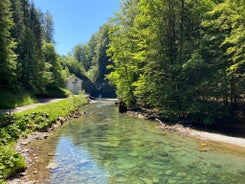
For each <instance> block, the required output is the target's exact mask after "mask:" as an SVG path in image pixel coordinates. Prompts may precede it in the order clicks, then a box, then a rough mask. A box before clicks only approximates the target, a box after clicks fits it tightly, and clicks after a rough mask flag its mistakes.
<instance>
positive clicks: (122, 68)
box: [107, 0, 245, 124]
mask: <svg viewBox="0 0 245 184" xmlns="http://www.w3.org/2000/svg"><path fill="white" fill-rule="evenodd" d="M244 2H245V1H243V0H199V1H195V0H171V1H169V0H150V1H149V0H127V1H126V0H125V1H123V3H122V5H121V10H120V12H117V13H116V16H115V17H114V19H113V20H112V21H111V27H112V29H111V33H110V45H109V49H108V51H107V53H108V55H109V56H110V57H111V61H112V64H111V66H110V68H111V69H113V72H111V73H110V74H109V75H108V79H109V80H110V81H111V83H113V84H115V85H116V88H117V95H118V97H119V98H121V99H123V100H124V101H125V102H126V103H127V104H128V105H129V106H133V105H135V104H141V105H144V106H147V107H151V108H156V109H158V110H159V111H160V112H161V113H162V114H163V115H164V116H165V117H167V118H169V119H170V120H171V121H178V120H179V119H180V118H181V119H192V120H194V121H197V122H204V123H205V124H210V123H213V122H214V121H216V120H217V119H222V118H226V119H227V120H229V119H232V117H234V116H235V115H236V116H237V117H244V108H245V106H244V100H245V99H244V97H245V73H244V70H245V3H244Z"/></svg>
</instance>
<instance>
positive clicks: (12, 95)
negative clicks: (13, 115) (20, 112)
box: [0, 90, 37, 109]
mask: <svg viewBox="0 0 245 184" xmlns="http://www.w3.org/2000/svg"><path fill="white" fill-rule="evenodd" d="M0 102H1V103H0V109H11V108H15V107H19V106H23V105H28V104H33V103H35V102H37V99H36V98H35V97H34V96H33V95H32V94H30V93H29V92H26V91H23V90H19V91H18V92H12V91H9V90H2V91H0Z"/></svg>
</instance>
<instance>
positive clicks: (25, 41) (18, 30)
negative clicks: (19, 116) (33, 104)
mask: <svg viewBox="0 0 245 184" xmlns="http://www.w3.org/2000/svg"><path fill="white" fill-rule="evenodd" d="M0 9H1V11H0V25H1V26H0V27H1V28H0V57H1V58H0V65H1V66H0V91H1V107H11V106H14V104H11V103H12V102H10V101H11V97H13V96H18V97H17V98H23V96H22V94H24V96H29V97H30V98H32V97H31V96H33V95H51V96H52V95H55V96H60V95H61V96H64V95H65V93H64V92H63V91H62V89H61V87H63V86H64V80H65V74H63V73H62V66H61V64H60V57H59V56H58V54H57V53H56V51H55V46H54V38H53V34H54V23H53V19H52V16H51V14H50V13H49V12H46V13H43V12H41V11H40V10H38V9H37V8H36V7H35V5H34V4H33V3H30V2H29V1H28V0H2V1H1V2H0ZM27 91H28V93H27ZM8 95H9V96H8ZM4 102H5V103H6V104H7V105H6V104H3V103H4ZM13 103H14V102H13Z"/></svg>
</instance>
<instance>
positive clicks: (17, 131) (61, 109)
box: [0, 94, 88, 183]
mask: <svg viewBox="0 0 245 184" xmlns="http://www.w3.org/2000/svg"><path fill="white" fill-rule="evenodd" d="M86 103H88V100H87V98H86V97H85V96H84V95H83V94H82V95H78V96H75V97H72V98H67V99H64V100H62V101H59V102H54V103H50V104H47V105H42V106H39V107H37V108H35V109H31V110H26V111H23V112H20V113H16V114H4V115H2V116H1V117H0V125H1V128H0V150H1V152H0V183H3V182H4V180H6V179H8V178H9V177H11V176H12V175H14V174H15V173H16V172H19V171H22V170H24V169H25V168H26V163H25V161H24V159H23V158H22V156H21V155H20V154H19V153H17V152H15V143H16V141H17V140H18V138H19V137H21V136H27V135H28V134H29V133H31V132H33V131H46V130H47V129H48V128H49V127H51V126H52V125H53V124H54V123H55V122H56V120H57V119H58V118H59V117H66V116H68V115H69V114H70V113H72V112H74V111H75V110H76V109H78V108H79V107H80V106H82V105H84V104H86Z"/></svg>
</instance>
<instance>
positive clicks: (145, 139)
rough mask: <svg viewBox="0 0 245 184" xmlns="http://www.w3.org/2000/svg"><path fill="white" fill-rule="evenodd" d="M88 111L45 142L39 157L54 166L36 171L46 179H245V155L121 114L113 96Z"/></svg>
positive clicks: (131, 182)
mask: <svg viewBox="0 0 245 184" xmlns="http://www.w3.org/2000/svg"><path fill="white" fill-rule="evenodd" d="M82 111H83V112H86V113H85V114H83V115H82V116H81V117H80V118H78V119H74V120H71V121H69V122H67V123H65V124H64V125H63V126H62V127H61V128H60V129H59V130H57V131H56V132H55V133H54V135H53V136H51V137H50V138H48V140H45V141H46V143H45V144H44V143H43V144H42V146H41V148H40V149H42V150H44V151H46V153H45V154H46V156H44V155H43V156H41V157H40V158H38V159H39V162H43V163H45V164H46V165H49V168H50V170H49V172H48V174H47V173H46V174H43V173H42V172H41V171H40V168H36V169H37V173H36V176H38V175H39V177H40V176H42V175H45V177H46V182H45V183H50V184H67V183H69V184H73V183H74V184H77V183H84V184H122V183H125V184H162V183H163V184H165V183H169V184H171V183H172V184H174V183H178V184H181V183H183V184H187V183H208V184H212V183H217V184H221V183H222V184H226V183H227V184H231V183H237V184H243V183H244V181H245V155H242V154H239V153H237V152H233V151H232V150H229V149H224V148H222V147H221V146H219V145H218V144H213V143H210V142H203V141H201V140H198V139H194V138H191V137H187V136H184V135H181V134H178V133H175V132H169V131H165V130H162V129H159V128H158V127H157V124H156V123H155V122H153V121H146V120H141V119H138V118H136V117H130V116H127V115H124V114H119V113H118V112H117V110H116V108H115V107H114V101H112V100H98V101H96V102H94V103H91V104H89V105H87V106H85V107H84V108H83V109H82ZM47 142H48V143H47ZM32 146H33V145H32ZM39 146H40V144H39ZM203 150H204V151H203ZM47 155H48V156H47ZM47 157H48V158H47ZM32 172H35V171H32ZM47 177H48V178H47Z"/></svg>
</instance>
